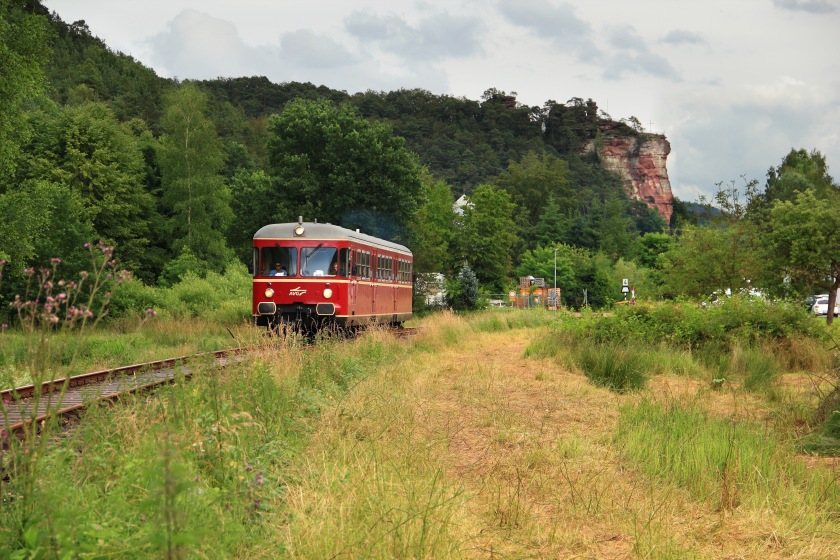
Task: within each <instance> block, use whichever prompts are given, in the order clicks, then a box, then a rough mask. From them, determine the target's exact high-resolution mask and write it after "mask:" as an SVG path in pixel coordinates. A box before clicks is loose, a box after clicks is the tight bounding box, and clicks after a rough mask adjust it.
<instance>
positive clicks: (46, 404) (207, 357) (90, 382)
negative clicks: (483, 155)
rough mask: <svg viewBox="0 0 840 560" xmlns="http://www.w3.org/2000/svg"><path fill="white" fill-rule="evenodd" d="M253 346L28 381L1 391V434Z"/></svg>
mask: <svg viewBox="0 0 840 560" xmlns="http://www.w3.org/2000/svg"><path fill="white" fill-rule="evenodd" d="M392 332H393V333H394V335H395V336H397V337H398V338H400V339H405V338H408V337H410V336H412V335H413V334H415V333H416V332H417V331H416V329H413V328H404V327H401V328H397V329H394V330H393V331H392ZM255 350H256V349H254V348H232V349H228V350H219V351H216V352H208V353H203V354H196V355H194V356H181V357H178V358H170V359H167V360H160V361H155V362H147V363H142V364H135V365H131V366H124V367H119V368H114V369H108V370H101V371H96V372H92V373H86V374H83V375H77V376H74V377H69V378H63V379H55V380H52V381H48V382H45V383H41V384H40V386H36V385H26V386H23V387H17V388H15V389H6V390H4V391H0V400H2V405H1V406H2V409H0V434H7V433H8V434H12V433H20V432H22V430H23V428H24V427H25V426H26V425H27V424H30V423H31V422H36V423H40V422H42V421H44V420H46V419H47V418H50V417H54V416H56V417H63V416H67V415H69V414H72V413H74V412H75V411H77V410H79V409H81V408H84V407H85V406H86V405H87V404H88V403H90V402H92V401H95V400H114V399H116V398H118V397H119V396H120V395H125V394H130V393H134V392H137V391H142V390H148V389H152V388H154V387H157V386H159V385H164V384H167V383H171V382H173V381H174V380H175V379H176V377H178V376H179V375H181V376H183V377H186V378H188V377H190V376H191V375H192V374H193V372H194V371H195V370H196V369H197V368H196V366H197V365H207V364H210V363H212V364H213V365H214V366H215V367H224V366H225V365H227V364H228V363H231V362H239V361H243V360H245V359H246V358H247V357H248V354H249V353H251V352H254V351H255Z"/></svg>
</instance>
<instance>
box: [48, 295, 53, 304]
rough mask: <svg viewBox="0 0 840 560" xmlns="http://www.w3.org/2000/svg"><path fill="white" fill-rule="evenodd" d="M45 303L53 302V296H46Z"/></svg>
mask: <svg viewBox="0 0 840 560" xmlns="http://www.w3.org/2000/svg"><path fill="white" fill-rule="evenodd" d="M47 303H55V298H54V297H52V296H47Z"/></svg>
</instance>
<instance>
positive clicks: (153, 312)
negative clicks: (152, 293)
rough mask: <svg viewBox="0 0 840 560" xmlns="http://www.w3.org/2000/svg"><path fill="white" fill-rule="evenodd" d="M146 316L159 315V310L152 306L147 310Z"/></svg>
mask: <svg viewBox="0 0 840 560" xmlns="http://www.w3.org/2000/svg"><path fill="white" fill-rule="evenodd" d="M146 317H149V318H151V317H157V312H156V311H155V310H154V309H152V308H151V307H150V308H148V309H147V310H146Z"/></svg>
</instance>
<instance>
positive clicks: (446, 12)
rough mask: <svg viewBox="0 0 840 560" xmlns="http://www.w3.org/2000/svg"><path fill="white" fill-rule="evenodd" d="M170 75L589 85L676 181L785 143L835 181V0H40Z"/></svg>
mask: <svg viewBox="0 0 840 560" xmlns="http://www.w3.org/2000/svg"><path fill="white" fill-rule="evenodd" d="M43 3H44V4H45V5H46V6H47V8H49V9H50V10H52V11H55V12H56V13H57V14H58V15H59V16H60V17H61V19H62V20H64V21H65V22H67V23H72V22H74V21H77V20H85V22H86V23H87V25H88V27H89V28H90V30H91V33H93V34H94V35H96V36H98V37H99V38H101V39H102V40H103V41H105V43H106V44H107V45H108V46H109V47H110V48H112V49H114V50H117V51H121V52H124V53H126V54H130V55H132V56H133V57H135V58H136V59H138V60H139V61H141V62H143V63H144V64H146V65H147V66H150V67H152V68H154V69H155V71H156V72H157V73H158V74H159V75H161V76H165V77H177V78H179V79H181V80H186V79H191V78H195V79H212V78H217V77H237V76H254V75H261V76H267V77H268V78H269V79H270V80H271V81H273V82H276V83H280V82H288V81H304V82H312V83H314V84H317V85H321V84H323V85H326V86H328V87H330V88H334V89H340V90H345V91H347V92H348V93H355V92H358V91H366V90H381V91H390V90H394V89H398V88H423V89H426V90H429V91H431V92H432V93H435V94H449V95H454V96H457V97H466V98H469V99H475V100H478V99H480V98H481V95H482V93H483V92H484V91H485V90H487V89H488V88H491V87H494V88H497V89H500V90H504V91H507V92H512V91H515V92H517V99H518V101H519V102H520V103H523V104H526V105H539V106H542V105H543V104H544V103H545V102H546V101H548V100H555V101H558V102H565V101H567V100H568V99H571V98H572V97H580V98H584V99H587V98H592V99H593V100H595V101H596V102H597V103H598V106H599V107H600V108H601V109H602V110H604V111H606V112H607V113H608V114H609V115H611V116H612V118H614V119H616V120H618V119H620V118H627V117H630V116H635V117H637V118H638V119H639V120H640V121H641V122H642V124H643V125H644V127H645V128H646V129H648V130H650V131H653V132H658V133H663V134H665V135H666V136H667V137H668V139H669V140H670V142H671V155H670V156H669V158H668V170H669V174H670V177H671V183H672V187H673V190H674V194H675V195H676V196H678V197H680V198H681V199H683V200H695V199H696V198H697V196H698V195H700V194H703V193H707V194H708V193H711V192H713V191H714V190H715V184H716V183H719V182H724V183H726V184H728V183H730V182H731V181H735V183H736V184H737V185H741V184H743V181H742V177H746V179H758V180H759V181H760V183H761V184H762V185H763V184H764V179H765V176H766V172H767V169H768V168H769V167H770V166H772V165H778V164H779V163H780V162H781V160H782V158H783V157H784V156H785V155H786V154H787V153H788V152H789V151H790V149H791V148H797V149H799V148H805V149H807V150H809V151H810V150H813V149H816V150H819V151H820V152H822V153H823V154H824V155H825V156H826V158H827V161H828V165H829V167H830V170H829V171H830V173H832V175H833V176H834V177H835V179H838V180H840V0H705V1H703V2H699V1H689V0H636V1H632V2H631V1H628V0H589V1H583V0H570V1H562V0H507V1H499V0H409V1H404V0H308V1H301V0H298V1H290V0H238V1H236V2H233V1H230V0H228V1H225V0H144V1H143V2H116V1H114V0H44V1H43Z"/></svg>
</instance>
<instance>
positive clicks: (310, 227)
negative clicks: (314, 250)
mask: <svg viewBox="0 0 840 560" xmlns="http://www.w3.org/2000/svg"><path fill="white" fill-rule="evenodd" d="M301 225H302V226H303V228H304V234H303V235H295V228H296V227H298V226H301ZM254 239H255V240H256V239H294V240H305V239H313V240H328V239H332V240H344V239H349V240H352V241H357V242H359V243H364V244H365V245H373V246H374V247H379V248H382V249H387V250H389V251H396V252H399V253H407V254H409V255H410V254H411V250H410V249H409V248H408V247H406V246H404V245H400V244H399V243H394V242H392V241H385V240H384V239H380V238H378V237H374V236H372V235H368V234H366V233H361V232H359V231H358V230H355V231H354V230H351V229H347V228H343V227H341V226H336V225H333V224H319V223H317V222H289V223H286V224H269V225H267V226H263V227H261V228H260V229H259V230H257V233H255V234H254Z"/></svg>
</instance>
